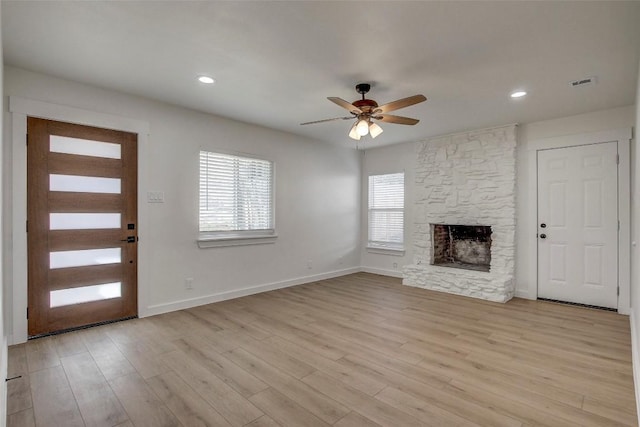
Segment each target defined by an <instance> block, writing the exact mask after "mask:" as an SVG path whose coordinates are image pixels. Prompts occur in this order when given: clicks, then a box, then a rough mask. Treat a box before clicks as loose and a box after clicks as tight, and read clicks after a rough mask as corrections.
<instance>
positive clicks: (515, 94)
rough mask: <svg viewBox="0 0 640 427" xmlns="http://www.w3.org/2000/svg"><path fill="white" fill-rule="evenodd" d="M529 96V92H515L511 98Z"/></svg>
mask: <svg viewBox="0 0 640 427" xmlns="http://www.w3.org/2000/svg"><path fill="white" fill-rule="evenodd" d="M526 94H527V92H525V91H523V90H518V91H515V92H512V93H511V97H512V98H522V97H523V96H525V95H526Z"/></svg>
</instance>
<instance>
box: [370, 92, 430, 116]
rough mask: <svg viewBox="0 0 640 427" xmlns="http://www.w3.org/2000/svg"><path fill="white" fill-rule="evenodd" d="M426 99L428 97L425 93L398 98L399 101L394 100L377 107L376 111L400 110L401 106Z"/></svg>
mask: <svg viewBox="0 0 640 427" xmlns="http://www.w3.org/2000/svg"><path fill="white" fill-rule="evenodd" d="M426 100H427V97H426V96H424V95H413V96H410V97H408V98H402V99H398V100H397V101H392V102H389V103H386V104H384V105H381V106H379V107H378V108H376V109H375V112H376V113H388V112H389V111H394V110H399V109H400V108H404V107H408V106H410V105H414V104H419V103H421V102H424V101H426Z"/></svg>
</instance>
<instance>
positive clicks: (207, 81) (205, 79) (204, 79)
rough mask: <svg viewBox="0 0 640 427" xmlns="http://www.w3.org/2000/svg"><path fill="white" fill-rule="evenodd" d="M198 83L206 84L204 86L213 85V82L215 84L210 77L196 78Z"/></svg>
mask: <svg viewBox="0 0 640 427" xmlns="http://www.w3.org/2000/svg"><path fill="white" fill-rule="evenodd" d="M198 81H199V82H200V83H206V84H209V85H210V84H213V82H215V80H213V78H212V77H209V76H198Z"/></svg>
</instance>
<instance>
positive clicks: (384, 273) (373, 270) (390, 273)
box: [359, 267, 402, 279]
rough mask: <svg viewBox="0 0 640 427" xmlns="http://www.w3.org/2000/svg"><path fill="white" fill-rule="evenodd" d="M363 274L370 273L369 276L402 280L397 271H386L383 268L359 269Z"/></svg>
mask: <svg viewBox="0 0 640 427" xmlns="http://www.w3.org/2000/svg"><path fill="white" fill-rule="evenodd" d="M359 271H362V272H364V273H371V274H379V275H381V276H390V277H397V278H400V279H402V271H399V270H386V269H383V268H374V267H360V270H359Z"/></svg>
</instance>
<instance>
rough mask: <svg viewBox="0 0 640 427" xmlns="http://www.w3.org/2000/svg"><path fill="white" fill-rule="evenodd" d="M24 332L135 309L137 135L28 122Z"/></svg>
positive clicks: (44, 330) (77, 323)
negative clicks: (26, 326)
mask: <svg viewBox="0 0 640 427" xmlns="http://www.w3.org/2000/svg"><path fill="white" fill-rule="evenodd" d="M28 133H29V138H28V147H27V204H28V209H27V212H28V214H27V216H28V218H27V219H28V234H27V235H28V276H29V277H28V289H29V335H31V336H33V335H39V334H44V333H49V332H55V331H58V330H62V329H68V328H74V327H78V326H84V325H88V324H93V323H99V322H104V321H108V320H117V319H120V318H125V317H130V316H135V315H136V314H137V282H136V279H137V209H136V207H137V136H136V135H135V134H131V133H126V132H118V131H113V130H108V129H99V128H92V127H87V126H80V125H73V124H68V123H61V122H54V121H48V120H42V119H36V118H31V117H30V118H29V119H28Z"/></svg>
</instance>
